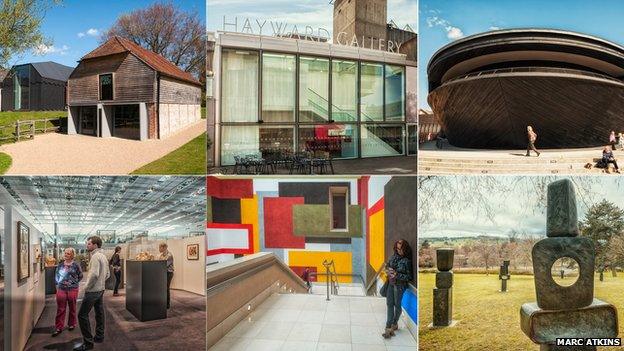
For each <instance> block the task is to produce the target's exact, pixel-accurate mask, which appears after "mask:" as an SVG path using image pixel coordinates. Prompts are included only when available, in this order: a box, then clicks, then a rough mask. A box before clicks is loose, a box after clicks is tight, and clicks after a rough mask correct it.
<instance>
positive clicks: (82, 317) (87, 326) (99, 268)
mask: <svg viewBox="0 0 624 351" xmlns="http://www.w3.org/2000/svg"><path fill="white" fill-rule="evenodd" d="M87 251H89V253H90V254H91V260H90V261H89V272H88V273H87V283H86V285H85V288H84V289H85V294H84V298H83V300H82V305H80V311H79V312H78V323H79V324H80V332H81V333H82V338H83V343H82V345H79V346H76V347H75V348H74V351H84V350H91V349H93V347H94V344H93V343H94V342H97V343H100V342H103V341H104V298H103V297H104V289H105V283H106V279H108V278H109V277H110V271H109V269H108V259H107V258H106V255H104V253H103V252H102V239H101V238H100V237H98V236H92V237H90V238H88V239H87ZM91 309H95V336H93V334H92V333H91V323H90V322H89V313H90V312H91Z"/></svg>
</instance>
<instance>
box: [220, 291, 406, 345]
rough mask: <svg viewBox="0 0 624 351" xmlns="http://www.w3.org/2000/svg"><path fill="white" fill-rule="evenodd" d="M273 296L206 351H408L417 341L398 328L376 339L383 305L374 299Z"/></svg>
mask: <svg viewBox="0 0 624 351" xmlns="http://www.w3.org/2000/svg"><path fill="white" fill-rule="evenodd" d="M325 299H326V297H325V296H323V295H314V294H308V295H306V294H293V295H291V294H284V295H280V294H276V295H272V296H271V297H269V298H268V299H267V300H266V301H265V302H263V303H262V304H261V305H260V306H258V307H257V309H256V311H254V312H253V313H252V314H251V315H250V317H249V318H248V319H245V320H243V321H241V322H240V323H239V324H238V325H237V326H236V327H234V328H233V329H232V330H231V331H230V332H229V333H228V334H227V335H226V336H225V337H223V338H222V339H221V340H220V341H219V343H217V344H216V345H215V346H214V347H212V348H210V350H211V351H236V350H239V351H252V350H253V351H264V350H266V351H269V350H270V351H275V350H293V351H308V350H310V351H315V350H319V351H320V350H323V351H330V350H336V351H338V350H340V351H342V350H345V351H350V350H352V351H360V350H361V351H413V350H415V349H416V340H415V339H414V337H413V336H412V334H411V333H410V332H409V330H407V329H406V328H405V324H404V323H403V321H400V322H399V330H397V332H396V336H394V337H392V338H391V339H384V338H383V337H382V336H381V333H382V332H383V328H384V326H385V320H386V300H385V299H383V298H376V297H356V296H351V297H347V296H332V297H331V300H330V301H326V300H325Z"/></svg>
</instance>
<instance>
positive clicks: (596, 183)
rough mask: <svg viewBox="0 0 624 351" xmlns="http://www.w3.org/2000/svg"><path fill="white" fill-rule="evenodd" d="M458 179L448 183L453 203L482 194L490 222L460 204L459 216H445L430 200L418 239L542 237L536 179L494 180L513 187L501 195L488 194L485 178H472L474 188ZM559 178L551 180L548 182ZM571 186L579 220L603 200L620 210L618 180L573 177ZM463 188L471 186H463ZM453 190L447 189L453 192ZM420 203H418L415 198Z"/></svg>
mask: <svg viewBox="0 0 624 351" xmlns="http://www.w3.org/2000/svg"><path fill="white" fill-rule="evenodd" d="M461 178H462V177H461V176H458V177H451V178H449V181H451V182H453V184H454V186H457V187H458V190H456V192H457V193H456V199H462V198H464V197H466V196H471V194H474V193H475V192H477V193H480V194H485V199H486V201H487V203H488V204H490V206H491V207H492V208H495V209H496V211H495V216H494V222H492V221H490V220H488V219H487V218H485V216H484V214H483V211H482V210H481V209H480V208H477V207H478V206H469V205H468V204H466V205H462V204H460V206H459V207H460V208H462V210H461V213H452V214H449V213H448V211H447V210H446V208H447V207H445V206H438V205H437V204H436V201H435V200H434V201H430V202H428V204H429V205H430V206H432V207H431V208H430V209H429V210H430V211H429V212H430V213H432V214H433V215H432V217H431V220H429V221H427V223H422V222H421V223H419V228H418V236H419V238H435V237H465V236H478V235H488V236H500V237H506V236H507V233H508V232H509V231H511V230H516V231H518V232H519V233H528V234H531V235H539V236H545V234H546V206H545V205H544V204H543V203H542V202H540V201H539V199H538V195H537V193H534V192H533V190H532V188H533V185H534V184H535V181H536V179H537V178H539V177H532V176H523V177H521V178H522V179H521V181H520V182H518V180H520V178H519V177H515V176H498V177H494V178H496V181H498V182H501V183H502V184H503V185H511V184H515V186H511V189H510V190H509V191H508V192H506V193H504V194H499V193H495V192H494V191H490V190H491V189H492V187H491V185H489V184H491V183H488V181H487V180H488V177H483V176H475V177H474V179H475V180H476V185H475V183H467V182H465V181H464V180H462V179H461ZM464 178H465V176H464ZM542 178H543V177H542ZM561 178H562V177H551V178H549V181H553V180H556V179H561ZM542 180H543V179H542ZM573 182H574V183H575V184H576V185H575V187H576V200H577V211H578V218H579V220H581V219H583V218H584V217H585V214H586V213H587V209H588V206H591V205H592V204H596V203H599V202H600V201H602V200H603V199H606V200H607V201H610V202H612V203H614V204H615V205H616V206H618V207H620V208H621V209H624V182H622V181H621V180H620V179H619V177H615V176H614V177H609V176H595V177H575V178H573ZM431 184H435V183H431ZM467 184H471V185H473V186H465V185H467ZM461 185H464V186H461ZM454 186H449V187H450V188H454ZM475 188H478V189H475ZM422 194H423V192H420V194H419V195H421V196H422ZM434 197H435V196H434ZM420 201H422V200H421V199H420V198H419V202H420ZM459 201H461V200H459ZM420 205H421V203H419V207H420ZM471 205H474V204H471ZM419 212H420V210H419Z"/></svg>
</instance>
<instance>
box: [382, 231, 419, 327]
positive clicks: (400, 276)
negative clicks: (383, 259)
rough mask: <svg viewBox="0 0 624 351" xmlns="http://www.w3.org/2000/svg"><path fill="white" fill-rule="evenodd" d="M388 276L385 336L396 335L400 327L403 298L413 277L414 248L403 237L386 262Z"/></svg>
mask: <svg viewBox="0 0 624 351" xmlns="http://www.w3.org/2000/svg"><path fill="white" fill-rule="evenodd" d="M386 276H387V279H388V280H387V283H388V289H387V290H386V306H387V307H388V314H387V319H386V330H385V331H384V333H383V334H381V335H382V336H383V337H384V338H386V339H387V338H390V337H391V336H394V332H395V331H396V330H397V329H399V317H400V316H401V311H402V310H401V300H402V299H403V293H404V292H405V289H406V288H407V284H408V283H409V282H410V281H411V280H412V279H413V277H414V275H413V272H412V248H411V247H410V246H409V243H408V242H407V241H405V240H403V239H401V240H399V241H397V242H396V243H394V254H393V255H392V257H390V259H389V260H388V263H387V264H386Z"/></svg>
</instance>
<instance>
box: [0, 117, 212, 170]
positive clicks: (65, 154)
mask: <svg viewBox="0 0 624 351" xmlns="http://www.w3.org/2000/svg"><path fill="white" fill-rule="evenodd" d="M205 132H206V120H205V119H202V120H199V121H197V122H196V123H194V124H192V125H190V126H189V127H187V128H185V129H184V130H182V131H180V132H178V133H177V134H175V135H172V136H170V137H168V138H166V139H164V140H146V141H138V140H128V139H120V138H96V137H92V136H86V135H66V134H58V133H49V134H45V135H37V136H36V137H35V139H33V140H28V141H21V142H18V143H14V144H6V145H3V146H1V147H0V151H2V152H5V153H7V154H9V155H10V156H11V157H12V158H13V165H12V166H11V168H10V169H9V171H8V172H7V173H6V174H7V175H125V174H129V173H130V172H132V171H134V170H135V169H137V168H139V167H141V166H143V165H145V164H147V163H150V162H152V161H154V160H157V159H159V158H161V157H163V156H165V155H166V154H168V153H170V152H171V151H173V150H176V149H178V148H179V147H180V146H182V145H184V144H186V143H187V142H189V141H191V140H192V139H193V138H195V137H197V136H199V135H200V134H201V133H205Z"/></svg>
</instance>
